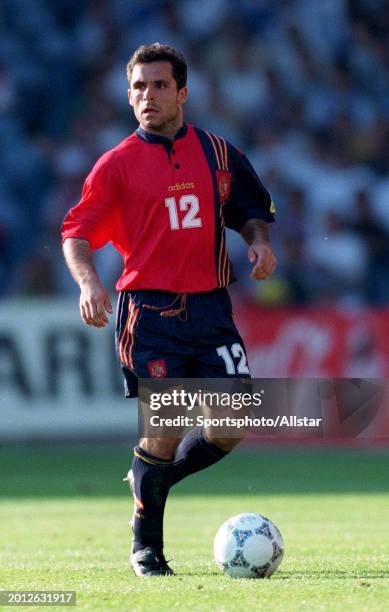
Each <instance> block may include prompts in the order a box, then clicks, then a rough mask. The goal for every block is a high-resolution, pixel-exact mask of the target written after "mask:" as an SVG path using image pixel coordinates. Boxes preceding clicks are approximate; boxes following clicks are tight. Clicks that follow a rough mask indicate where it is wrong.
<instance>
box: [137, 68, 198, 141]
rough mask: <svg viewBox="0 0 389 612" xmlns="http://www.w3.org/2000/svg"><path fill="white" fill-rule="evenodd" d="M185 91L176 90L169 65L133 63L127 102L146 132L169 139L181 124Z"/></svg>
mask: <svg viewBox="0 0 389 612" xmlns="http://www.w3.org/2000/svg"><path fill="white" fill-rule="evenodd" d="M187 94H188V90H187V88H186V87H183V88H182V89H180V90H177V83H176V81H175V79H174V78H173V67H172V65H171V63H170V62H153V63H151V64H135V66H134V69H133V71H132V75H131V83H130V89H129V90H128V99H129V101H130V104H131V106H133V108H134V113H135V117H136V118H137V119H138V121H139V123H140V125H141V126H142V128H143V129H144V130H146V131H148V132H155V133H157V134H161V135H166V136H170V135H171V134H172V133H174V132H175V131H177V130H178V129H179V128H180V127H181V125H182V121H183V118H182V105H183V104H184V102H185V100H186V98H187Z"/></svg>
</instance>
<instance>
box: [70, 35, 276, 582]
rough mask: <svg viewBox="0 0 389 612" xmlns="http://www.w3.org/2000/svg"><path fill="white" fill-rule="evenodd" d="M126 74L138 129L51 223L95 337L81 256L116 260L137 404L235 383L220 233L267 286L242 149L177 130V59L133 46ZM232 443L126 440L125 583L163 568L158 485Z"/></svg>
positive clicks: (181, 68)
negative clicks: (148, 385) (232, 239)
mask: <svg viewBox="0 0 389 612" xmlns="http://www.w3.org/2000/svg"><path fill="white" fill-rule="evenodd" d="M127 76H128V81H129V89H128V98H129V103H130V105H131V106H132V107H133V109H134V113H135V116H136V118H137V120H138V121H139V127H138V129H137V130H136V131H135V132H134V133H133V134H131V135H130V136H129V137H128V138H126V139H125V140H124V141H123V142H121V143H120V144H119V145H118V146H116V147H115V148H114V149H112V150H110V151H108V152H106V153H105V154H104V155H103V156H102V157H101V158H100V159H99V160H98V161H97V163H96V165H95V166H94V168H93V169H92V171H91V172H90V174H89V176H88V177H87V178H86V180H85V184H84V188H83V191H82V196H81V200H80V202H79V203H78V204H77V205H76V206H74V208H72V209H71V210H70V211H69V212H68V214H67V216H66V217H65V220H64V222H63V226H62V239H63V250H64V256H65V259H66V262H67V265H68V267H69V269H70V272H71V273H72V275H73V277H74V279H75V281H76V282H77V283H78V285H79V287H80V313H81V318H82V319H83V321H84V322H85V323H86V324H87V325H91V326H94V327H98V328H99V327H104V326H105V325H107V323H108V316H109V315H110V314H111V313H112V306H111V302H110V298H109V295H108V291H107V290H106V288H105V287H104V286H103V285H102V282H101V280H100V278H99V277H98V275H97V273H96V270H95V268H94V265H93V259H92V254H91V253H92V251H94V250H96V249H99V248H100V247H102V246H103V245H105V244H106V243H107V242H111V243H112V244H113V246H114V247H115V248H116V249H117V250H118V251H119V252H120V253H121V254H122V256H123V260H124V269H123V273H122V275H121V277H120V278H119V280H118V282H117V284H116V288H117V290H118V291H119V300H118V306H117V321H116V349H117V356H118V360H119V362H120V364H121V367H122V371H123V374H124V379H125V392H126V396H127V397H136V396H137V380H138V378H164V377H170V378H185V377H188V378H222V377H229V378H234V377H239V378H242V377H249V376H250V374H249V369H248V366H247V359H246V352H245V349H244V345H243V341H242V339H241V337H240V335H239V333H238V331H237V329H236V327H235V324H234V322H233V319H232V309H231V301H230V298H229V295H228V291H227V287H228V285H229V284H230V283H231V281H232V280H233V274H232V270H231V265H230V262H229V258H228V254H227V251H226V245H225V236H224V228H225V226H227V227H229V228H232V229H234V230H236V231H237V232H240V234H241V235H242V237H243V239H244V240H245V241H246V242H247V244H248V257H249V260H250V262H251V263H252V264H253V269H252V272H251V277H252V278H253V279H255V280H262V279H265V278H267V277H268V276H269V275H270V274H272V272H273V270H274V268H275V266H276V259H275V257H274V255H273V252H272V249H271V246H270V243H269V235H268V227H267V224H268V223H270V222H272V221H273V213H274V205H273V203H272V200H271V197H270V195H269V193H268V192H267V191H266V189H265V188H264V186H263V185H262V183H261V181H260V180H259V178H258V176H257V175H256V173H255V171H254V170H253V168H252V166H251V165H250V163H249V161H248V160H247V158H246V157H245V155H244V154H243V153H242V152H240V151H239V150H238V149H236V148H235V147H233V146H232V145H231V144H229V143H228V142H226V141H225V140H224V138H222V137H220V136H215V135H214V134H211V133H208V132H207V131H205V130H202V129H199V128H197V127H194V126H192V125H188V124H186V123H185V122H184V120H183V105H184V103H185V101H186V98H187V95H188V90H187V86H186V79H187V66H186V62H185V59H184V58H183V56H182V55H181V54H180V53H178V52H177V51H176V50H175V49H173V48H171V47H169V46H167V45H162V44H159V43H155V44H152V45H148V46H142V47H139V48H138V49H137V50H136V51H135V53H134V54H133V56H132V57H131V59H130V61H129V63H128V65H127ZM231 86H232V87H233V86H234V84H233V83H232V84H231ZM237 441H238V440H237V438H224V437H223V438H221V437H219V438H218V437H215V435H213V434H212V432H208V431H203V430H202V429H193V430H192V431H190V432H189V433H188V434H187V435H186V436H185V437H184V438H183V440H182V441H181V442H180V444H179V445H178V440H177V439H176V438H170V437H161V438H151V437H150V438H142V439H141V440H140V441H139V444H138V446H136V448H135V449H134V458H133V462H132V469H131V470H130V472H129V476H128V479H129V482H130V486H131V490H132V493H133V497H134V516H133V521H132V528H133V532H134V543H133V550H132V554H131V565H132V568H133V570H134V572H135V574H136V575H138V576H154V575H171V574H172V573H173V572H172V570H171V568H170V567H169V566H168V564H167V562H166V560H165V557H164V554H163V515H164V508H165V502H166V498H167V495H168V493H169V490H170V488H171V487H172V486H173V485H174V484H175V483H177V482H179V481H180V480H182V479H183V478H185V477H186V476H188V475H189V474H193V473H195V472H197V471H199V470H202V469H204V468H207V467H209V466H211V465H212V464H214V463H216V462H217V461H219V460H220V459H222V458H223V457H224V456H225V455H226V454H227V453H229V452H230V451H231V450H232V448H233V447H234V446H235V445H236V444H237Z"/></svg>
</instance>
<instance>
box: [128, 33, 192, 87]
mask: <svg viewBox="0 0 389 612" xmlns="http://www.w3.org/2000/svg"><path fill="white" fill-rule="evenodd" d="M152 62H170V63H171V65H172V72H173V77H174V80H175V81H176V83H177V89H182V87H185V85H186V79H187V65H186V61H185V58H184V56H183V55H182V53H179V52H178V51H176V49H173V47H169V46H168V45H161V43H153V44H152V45H142V46H141V47H138V49H137V50H136V51H135V52H134V53H133V55H132V57H131V58H130V60H129V62H128V64H127V78H128V82H129V83H130V81H131V74H132V71H133V69H134V66H135V64H151V63H152Z"/></svg>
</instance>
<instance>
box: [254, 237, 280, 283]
mask: <svg viewBox="0 0 389 612" xmlns="http://www.w3.org/2000/svg"><path fill="white" fill-rule="evenodd" d="M248 257H249V262H250V263H253V264H255V265H254V267H253V269H252V272H251V274H250V278H252V279H254V280H264V279H265V278H268V277H269V276H271V274H273V272H274V270H275V267H276V265H277V260H276V258H275V257H274V254H273V251H272V249H271V246H270V243H269V242H266V240H258V241H254V242H253V243H252V244H251V245H250V246H249V252H248Z"/></svg>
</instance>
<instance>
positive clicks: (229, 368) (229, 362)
mask: <svg viewBox="0 0 389 612" xmlns="http://www.w3.org/2000/svg"><path fill="white" fill-rule="evenodd" d="M216 352H217V354H218V355H219V357H221V358H222V359H223V361H224V364H225V366H226V372H227V374H236V373H238V374H250V371H249V367H248V365H247V358H246V354H245V352H244V350H243V346H242V345H241V344H239V342H235V344H232V345H231V352H230V351H229V350H228V348H227V346H226V345H225V344H224V345H223V346H219V347H218V348H217V349H216ZM234 357H235V359H239V362H238V365H237V366H236V368H235V361H234V359H233V358H234Z"/></svg>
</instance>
